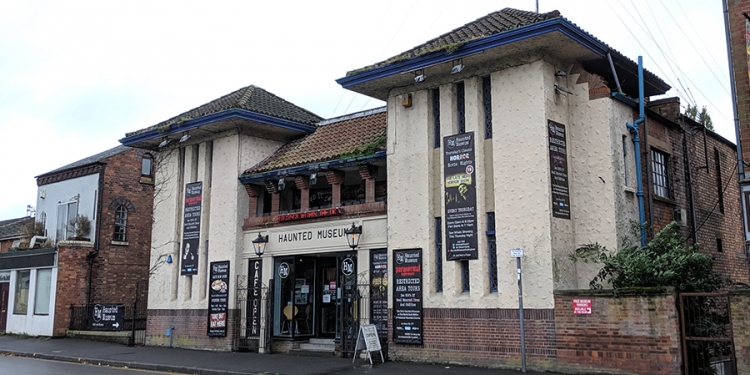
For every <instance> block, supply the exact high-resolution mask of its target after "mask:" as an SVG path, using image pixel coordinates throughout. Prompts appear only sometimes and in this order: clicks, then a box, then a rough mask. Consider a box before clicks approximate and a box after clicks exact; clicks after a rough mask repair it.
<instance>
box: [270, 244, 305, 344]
mask: <svg viewBox="0 0 750 375" xmlns="http://www.w3.org/2000/svg"><path fill="white" fill-rule="evenodd" d="M315 264H316V260H315V259H313V258H305V257H282V258H276V259H275V260H274V270H275V273H276V274H275V275H274V276H275V280H274V283H275V285H274V287H275V290H274V294H275V295H274V327H273V328H274V329H273V334H274V336H277V337H290V338H292V337H304V336H311V335H314V334H315V327H314V322H315V309H314V308H313V304H314V302H315V299H316V292H315V287H314V285H315V282H316V274H315V270H316V269H315Z"/></svg>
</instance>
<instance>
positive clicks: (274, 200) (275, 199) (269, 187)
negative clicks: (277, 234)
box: [264, 180, 281, 216]
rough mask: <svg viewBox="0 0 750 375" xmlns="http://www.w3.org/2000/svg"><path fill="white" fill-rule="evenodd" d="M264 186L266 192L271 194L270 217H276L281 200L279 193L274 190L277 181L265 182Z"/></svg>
mask: <svg viewBox="0 0 750 375" xmlns="http://www.w3.org/2000/svg"><path fill="white" fill-rule="evenodd" d="M264 186H265V187H266V191H267V192H268V193H269V194H271V215H272V216H276V215H278V214H279V201H280V200H281V197H280V196H279V192H278V190H276V187H277V186H278V185H277V181H270V180H269V181H265V182H264Z"/></svg>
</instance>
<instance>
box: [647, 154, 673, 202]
mask: <svg viewBox="0 0 750 375" xmlns="http://www.w3.org/2000/svg"><path fill="white" fill-rule="evenodd" d="M668 163H669V155H668V154H665V153H663V152H661V151H658V150H654V149H652V150H651V172H652V175H653V179H654V194H655V195H656V196H658V197H662V198H668V199H669V198H671V193H670V191H671V189H672V186H671V183H670V181H669V169H668V167H667V165H668Z"/></svg>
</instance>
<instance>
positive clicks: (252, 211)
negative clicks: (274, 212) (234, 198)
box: [245, 185, 263, 217]
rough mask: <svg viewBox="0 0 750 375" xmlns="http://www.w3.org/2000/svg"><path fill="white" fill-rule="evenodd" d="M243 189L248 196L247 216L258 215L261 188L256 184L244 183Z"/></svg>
mask: <svg viewBox="0 0 750 375" xmlns="http://www.w3.org/2000/svg"><path fill="white" fill-rule="evenodd" d="M245 190H247V195H248V196H249V197H250V203H249V204H248V210H247V211H248V212H247V217H256V216H258V197H260V196H261V195H262V194H263V188H262V187H260V186H258V185H245Z"/></svg>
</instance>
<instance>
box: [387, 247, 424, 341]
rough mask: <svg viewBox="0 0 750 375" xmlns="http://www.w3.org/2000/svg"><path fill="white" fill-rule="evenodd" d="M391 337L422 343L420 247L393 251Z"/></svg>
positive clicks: (396, 339)
mask: <svg viewBox="0 0 750 375" xmlns="http://www.w3.org/2000/svg"><path fill="white" fill-rule="evenodd" d="M393 263H394V267H393V341H394V342H396V343H399V344H417V345H421V344H422V249H407V250H394V251H393Z"/></svg>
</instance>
